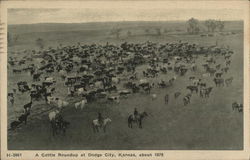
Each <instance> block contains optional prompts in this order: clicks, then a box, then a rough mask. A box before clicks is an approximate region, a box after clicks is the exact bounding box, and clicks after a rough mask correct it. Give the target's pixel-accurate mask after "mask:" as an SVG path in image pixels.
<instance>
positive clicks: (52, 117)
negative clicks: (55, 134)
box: [49, 110, 60, 122]
mask: <svg viewBox="0 0 250 160" xmlns="http://www.w3.org/2000/svg"><path fill="white" fill-rule="evenodd" d="M58 113H60V112H59V110H55V111H52V112H50V113H49V120H50V122H51V121H53V120H55V118H56V115H57V114H58Z"/></svg>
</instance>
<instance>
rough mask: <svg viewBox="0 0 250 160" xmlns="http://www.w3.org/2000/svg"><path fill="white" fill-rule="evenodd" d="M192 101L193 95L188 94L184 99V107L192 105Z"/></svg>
mask: <svg viewBox="0 0 250 160" xmlns="http://www.w3.org/2000/svg"><path fill="white" fill-rule="evenodd" d="M190 99H191V94H187V95H186V96H185V97H184V98H183V102H184V106H186V105H188V104H189V103H190Z"/></svg>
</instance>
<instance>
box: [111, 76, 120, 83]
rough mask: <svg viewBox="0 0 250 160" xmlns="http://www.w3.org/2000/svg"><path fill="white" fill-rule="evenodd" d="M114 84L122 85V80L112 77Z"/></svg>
mask: <svg viewBox="0 0 250 160" xmlns="http://www.w3.org/2000/svg"><path fill="white" fill-rule="evenodd" d="M111 80H112V83H114V84H119V83H120V79H119V78H117V77H112V79H111Z"/></svg>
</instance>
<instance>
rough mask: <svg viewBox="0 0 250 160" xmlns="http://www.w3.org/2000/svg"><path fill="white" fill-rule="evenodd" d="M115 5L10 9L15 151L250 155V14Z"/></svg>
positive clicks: (11, 141) (9, 120)
mask: <svg viewBox="0 0 250 160" xmlns="http://www.w3.org/2000/svg"><path fill="white" fill-rule="evenodd" d="M103 3H104V4H105V5H101V4H99V5H98V6H97V5H95V4H96V3H91V2H88V3H87V5H83V4H84V3H83V4H82V5H81V6H77V4H76V5H75V6H74V7H65V6H64V7H63V6H61V7H60V5H59V6H56V5H51V6H49V7H46V6H45V7H44V6H42V5H41V6H42V7H39V5H36V7H25V6H22V7H8V8H6V27H7V28H6V49H7V50H6V75H7V77H6V79H7V82H6V84H7V86H6V88H7V92H6V95H4V96H5V97H6V99H7V100H6V106H5V107H6V117H5V118H6V120H5V121H4V122H6V124H5V125H6V136H7V137H6V141H7V146H6V147H7V150H9V151H11V150H15V151H19V150H20V151H21V150H29V151H30V150H31V151H32V150H52V151H53V150H131V151H132V150H139V151H140V150H189V151H195V150H203V151H206V150H218V151H220V150H226V151H235V150H236V151H243V150H244V149H246V148H244V144H245V143H244V140H245V137H244V125H245V123H246V121H245V120H247V121H248V120H249V118H247V119H245V120H244V113H245V111H246V110H249V108H246V107H248V104H246V103H245V102H246V101H245V98H244V97H245V96H244V94H245V93H246V92H245V91H244V90H245V89H248V88H246V87H245V85H244V83H245V82H244V81H245V80H246V79H244V76H246V75H245V72H244V65H247V64H246V63H245V60H244V57H245V54H247V53H244V47H246V46H244V40H245V39H244V35H245V30H244V28H245V27H246V26H245V25H246V21H244V20H245V17H244V15H245V10H244V9H242V8H241V6H239V7H237V6H236V7H232V8H228V9H225V8H223V7H222V6H221V8H220V7H218V8H214V7H209V6H210V5H208V6H205V5H202V4H201V6H200V7H182V6H179V7H177V6H178V3H174V4H172V5H169V6H167V5H166V4H167V2H162V1H159V2H157V3H153V2H150V1H149V2H139V1H135V2H117V3H116V2H112V1H111V2H103ZM106 3H107V4H106ZM120 3H124V5H121V4H120ZM142 6H143V7H142ZM211 6H212V5H211ZM247 24H248V23H247ZM248 68H249V67H248ZM245 69H246V68H245ZM248 90H249V89H248ZM247 93H248V91H247ZM1 94H3V93H1ZM5 107H4V106H1V108H5ZM2 114H3V112H2ZM4 114H5V113H4ZM2 118H3V117H2ZM1 123H2V122H1ZM247 123H248V122H247ZM2 138H3V136H2ZM9 156H10V155H9ZM120 156H121V157H122V154H121V155H120ZM118 157H119V156H118ZM132 157H133V156H132Z"/></svg>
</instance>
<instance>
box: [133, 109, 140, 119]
mask: <svg viewBox="0 0 250 160" xmlns="http://www.w3.org/2000/svg"><path fill="white" fill-rule="evenodd" d="M138 117H139V112H138V111H137V109H136V108H135V110H134V120H138Z"/></svg>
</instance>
